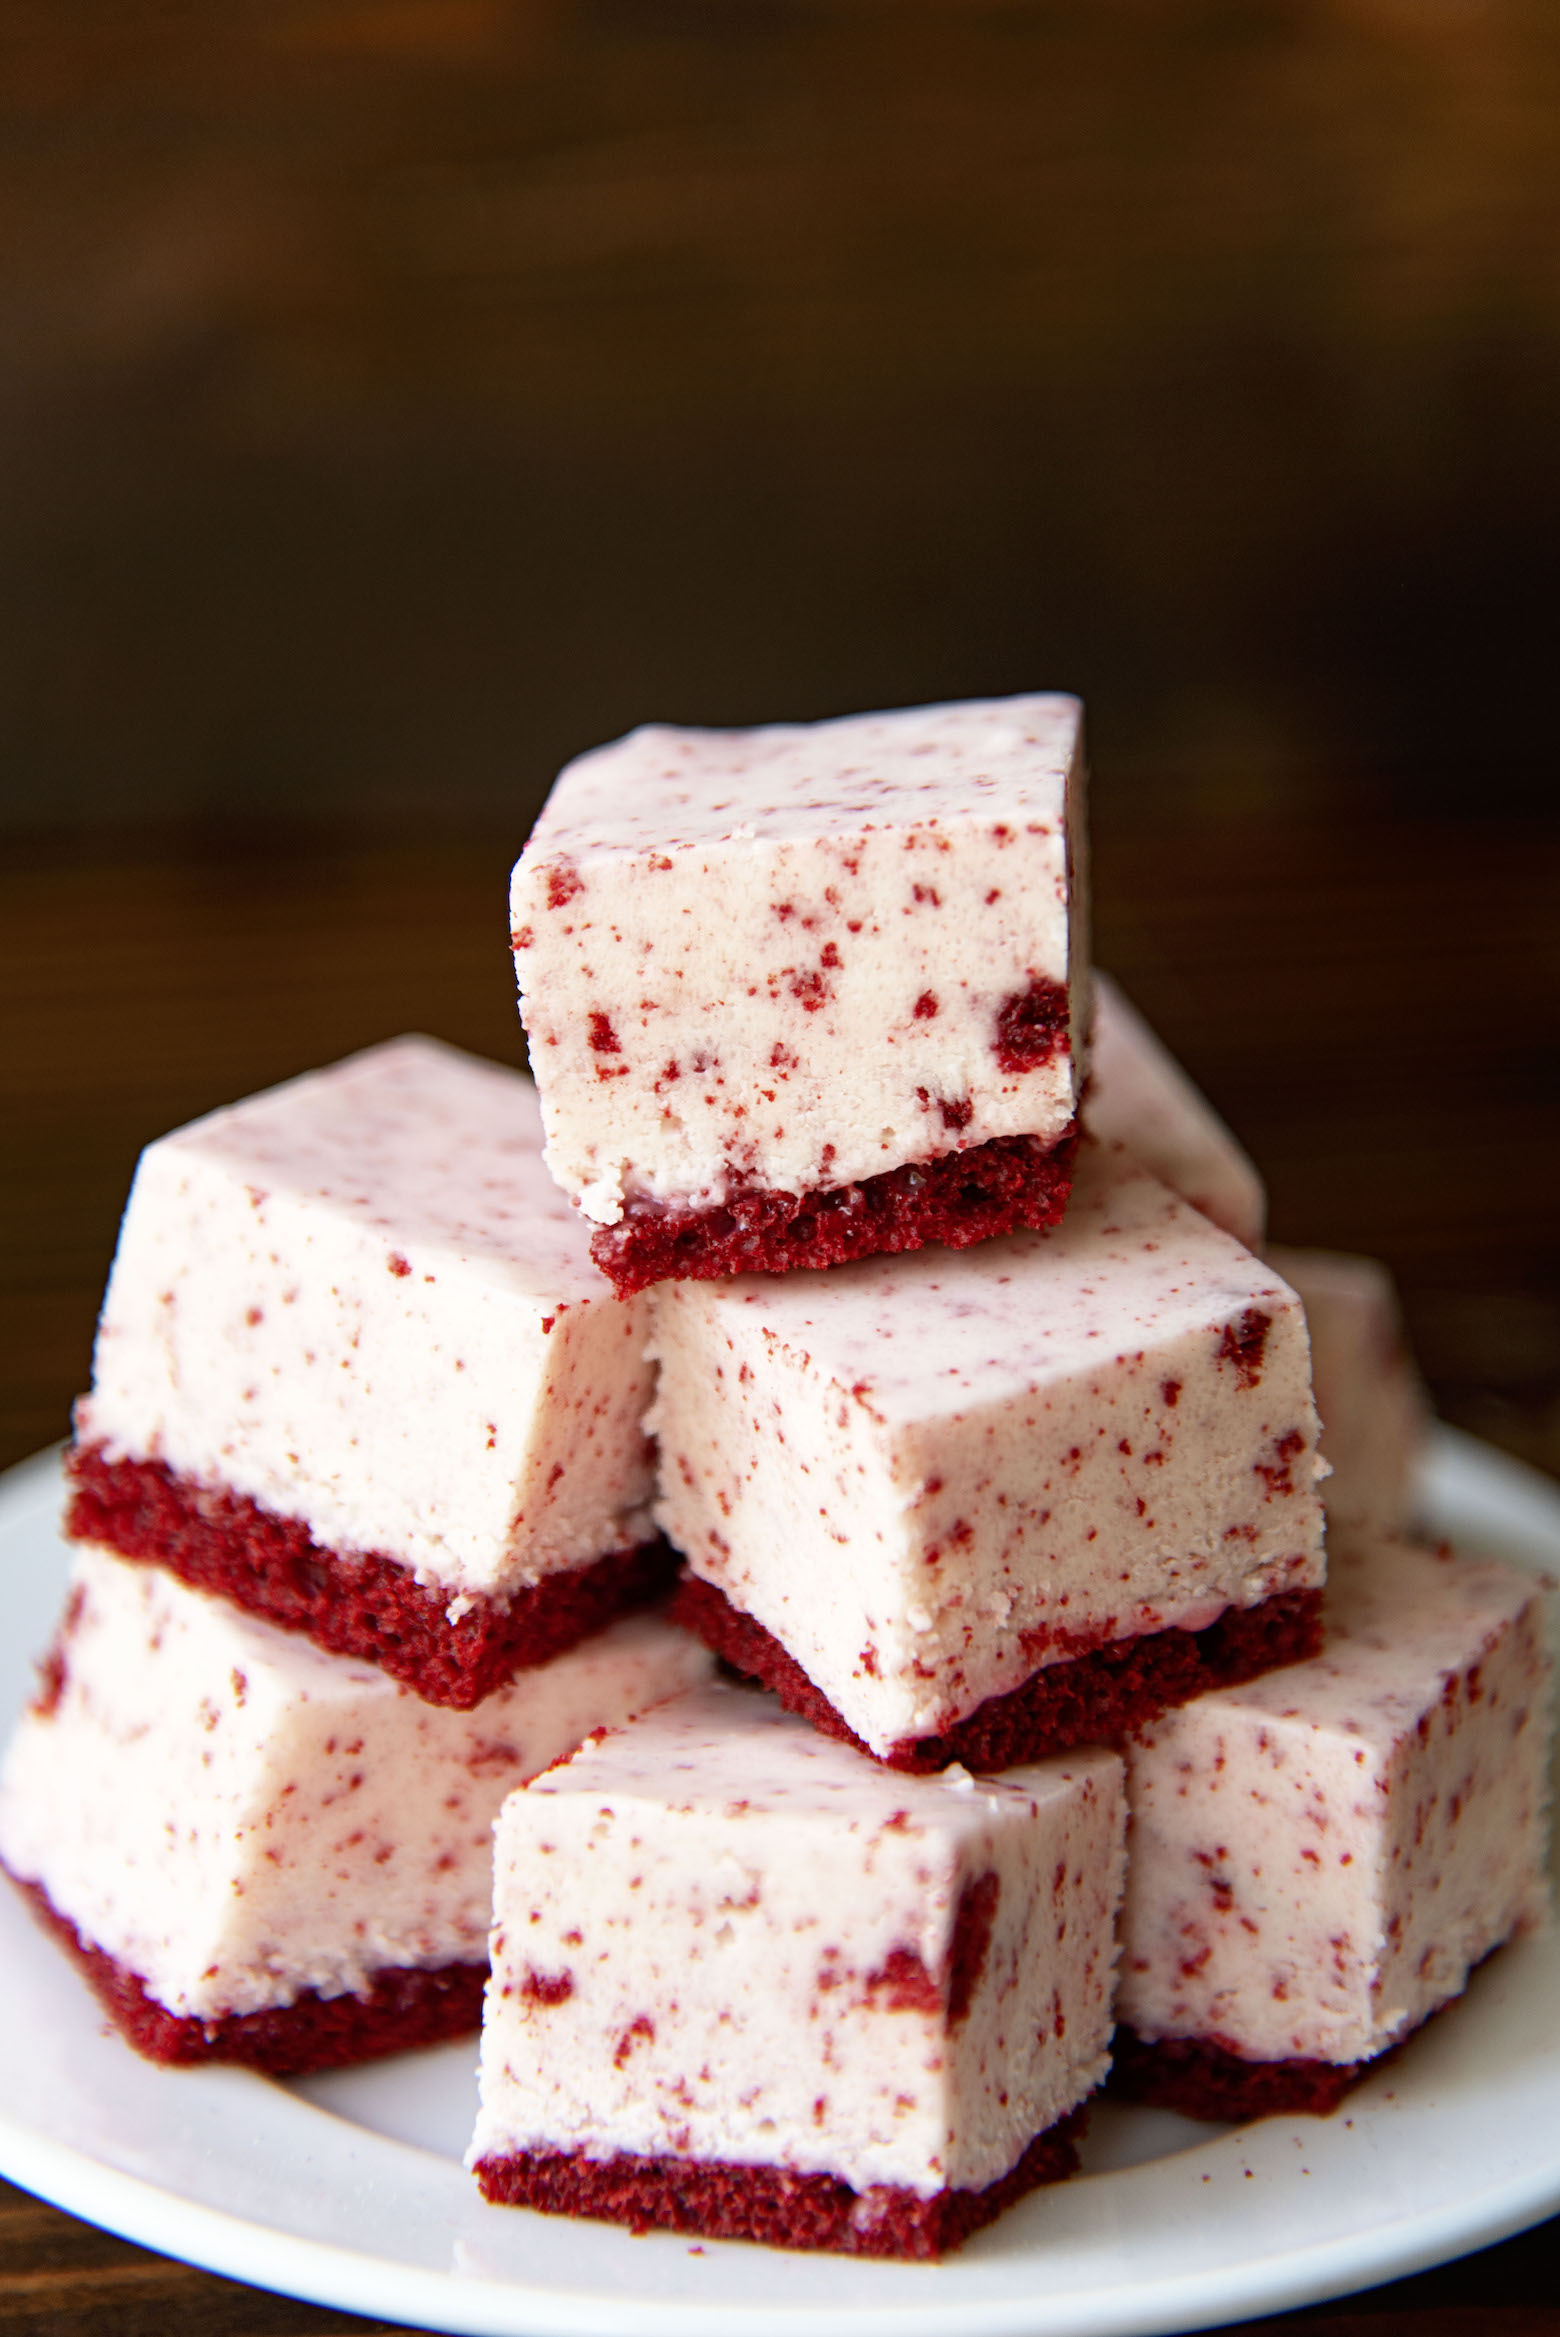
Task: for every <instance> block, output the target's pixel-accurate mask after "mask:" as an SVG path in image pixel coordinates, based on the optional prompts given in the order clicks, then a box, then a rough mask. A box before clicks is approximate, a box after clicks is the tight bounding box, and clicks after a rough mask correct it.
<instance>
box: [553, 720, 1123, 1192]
mask: <svg viewBox="0 0 1560 2337" xmlns="http://www.w3.org/2000/svg"><path fill="white" fill-rule="evenodd" d="M1082 770H1083V765H1082V716H1081V709H1080V707H1079V705H1078V703H1077V701H1076V700H1075V699H1072V698H1064V697H1023V698H1007V699H996V700H987V701H973V702H970V703H967V704H963V705H957V706H934V707H917V708H911V709H908V710H906V711H903V712H898V713H892V714H875V715H859V716H852V717H850V718H849V719H847V720H843V721H837V722H825V723H817V724H813V725H810V726H802V725H795V726H779V727H775V728H771V729H764V730H751V731H709V730H674V729H668V728H650V729H645V730H637V731H634V732H633V733H632V734H631V735H630V736H629V737H627V738H625V739H621V740H619V741H617V742H616V744H614V745H612V746H608V747H603V748H600V749H598V750H597V751H596V752H595V753H594V754H590V755H586V756H583V757H581V759H580V760H579V761H578V762H576V763H572V764H570V766H569V767H568V769H567V770H566V771H564V772H563V774H562V775H561V777H560V778H559V780H558V782H557V785H556V786H555V788H554V790H553V793H552V796H551V798H550V799H549V801H548V803H547V806H546V808H545V809H544V811H543V813H542V816H541V818H540V820H539V821H538V823H537V826H536V829H535V831H534V833H533V836H532V838H531V841H530V843H529V844H528V846H527V847H526V851H525V853H524V855H523V857H522V859H521V861H520V863H519V865H518V867H517V868H516V870H515V874H514V884H513V891H512V899H511V910H512V926H513V934H512V938H513V946H514V952H515V963H516V969H517V972H518V975H519V980H520V987H521V993H522V998H521V1004H522V1012H523V1014H524V1017H525V1024H526V1029H527V1032H528V1034H529V1038H530V1043H531V1061H532V1066H533V1068H534V1070H535V1073H536V1076H537V1080H538V1082H539V1084H540V1087H541V1094H542V1105H543V1111H544V1115H545V1119H546V1124H547V1136H548V1145H547V1158H548V1164H549V1166H550V1168H551V1170H552V1173H553V1175H554V1176H555V1177H556V1178H557V1179H558V1181H559V1183H560V1184H561V1185H562V1187H563V1188H564V1190H565V1191H566V1192H568V1193H569V1194H570V1195H571V1196H572V1197H573V1198H574V1199H575V1200H576V1201H577V1202H578V1203H579V1204H580V1206H581V1207H582V1209H583V1210H584V1211H585V1213H586V1215H587V1216H589V1217H590V1218H592V1219H594V1220H595V1221H596V1222H597V1223H599V1224H601V1225H604V1226H609V1225H613V1224H615V1223H616V1222H617V1221H618V1220H619V1219H620V1218H621V1217H622V1215H623V1213H624V1211H625V1209H627V1208H629V1207H631V1206H634V1205H637V1206H639V1207H640V1208H645V1207H647V1206H649V1207H661V1208H673V1209H690V1208H692V1209H706V1208H711V1207H718V1206H721V1205H723V1204H725V1203H726V1202H728V1201H730V1200H732V1199H733V1198H737V1197H740V1196H741V1194H742V1193H744V1192H751V1191H780V1192H785V1193H791V1194H800V1193H807V1192H812V1191H814V1190H816V1189H818V1188H820V1187H822V1188H831V1187H835V1186H844V1185H849V1184H853V1183H856V1182H858V1181H861V1180H865V1179H868V1178H871V1177H874V1176H877V1175H880V1174H882V1173H883V1172H885V1171H887V1170H891V1169H895V1168H898V1167H900V1166H901V1165H903V1164H905V1163H914V1162H918V1161H923V1160H927V1159H931V1158H933V1157H936V1156H938V1155H940V1154H945V1153H948V1152H953V1151H959V1150H962V1149H965V1148H969V1147H974V1146H976V1145H981V1144H984V1143H986V1142H988V1141H990V1140H992V1139H995V1138H1011V1137H1016V1136H1031V1135H1032V1136H1038V1137H1040V1138H1042V1139H1044V1141H1045V1142H1046V1143H1047V1144H1050V1143H1054V1142H1055V1141H1056V1140H1057V1139H1059V1138H1060V1137H1061V1136H1063V1135H1064V1134H1065V1133H1066V1131H1067V1129H1068V1128H1069V1126H1070V1125H1071V1123H1072V1121H1073V1120H1074V1118H1075V1115H1076V1111H1077V1103H1078V1090H1079V1083H1080V1078H1081V1071H1082V1065H1081V1062H1080V1060H1079V1051H1078V1047H1077V1043H1076V1042H1077V1041H1078V1039H1079V1037H1080V1035H1081V1025H1082V1022H1083V1019H1084V1010H1085V1007H1086V999H1085V996H1084V985H1085V983H1086V979H1087V972H1086V969H1087V936H1086V906H1085V890H1084V884H1083V878H1082V874H1081V850H1082V835H1081V820H1082V810H1081V800H1080V793H1081V787H1082ZM1042 1009H1043V1011H1041V1010H1042Z"/></svg>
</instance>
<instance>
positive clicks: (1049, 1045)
mask: <svg viewBox="0 0 1560 2337" xmlns="http://www.w3.org/2000/svg"><path fill="white" fill-rule="evenodd" d="M1067 1020H1068V1003H1067V987H1066V984H1065V983H1062V982H1053V981H1052V980H1050V978H1049V977H1048V976H1046V975H1043V974H1031V975H1030V977H1029V987H1028V989H1027V990H1015V991H1013V992H1012V993H1011V995H1010V996H1009V997H1007V998H1004V1000H1003V1001H1002V1004H1001V1005H1000V1006H999V1007H998V1009H997V1035H996V1039H995V1041H994V1042H993V1045H992V1052H993V1054H994V1055H995V1056H996V1058H997V1061H998V1063H999V1064H1000V1066H1001V1067H1002V1069H1003V1070H1004V1071H1038V1070H1039V1069H1040V1068H1041V1066H1042V1065H1043V1064H1046V1063H1049V1062H1050V1061H1051V1059H1052V1057H1053V1056H1056V1055H1060V1054H1065V1053H1066V1052H1067V1050H1068V1045H1069V1041H1068V1035H1067Z"/></svg>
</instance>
